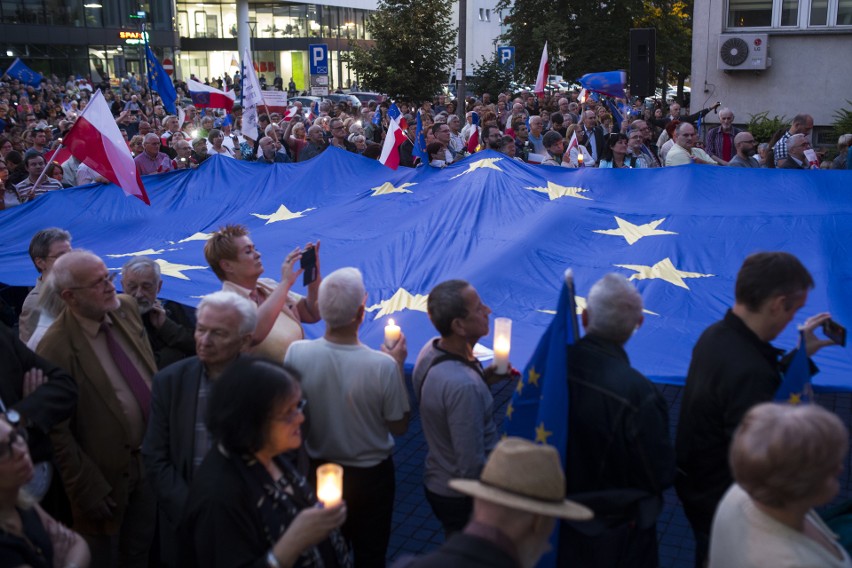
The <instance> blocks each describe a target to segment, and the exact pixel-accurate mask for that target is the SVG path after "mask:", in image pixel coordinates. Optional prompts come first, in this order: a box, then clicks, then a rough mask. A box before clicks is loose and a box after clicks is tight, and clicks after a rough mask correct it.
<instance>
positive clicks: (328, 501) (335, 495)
mask: <svg viewBox="0 0 852 568" xmlns="http://www.w3.org/2000/svg"><path fill="white" fill-rule="evenodd" d="M317 499H319V501H320V503H322V504H323V506H324V507H334V506H335V505H337V504H338V503H340V502H341V501H342V500H343V467H342V466H339V465H337V464H336V463H327V464H323V465H321V466H319V467H318V468H317Z"/></svg>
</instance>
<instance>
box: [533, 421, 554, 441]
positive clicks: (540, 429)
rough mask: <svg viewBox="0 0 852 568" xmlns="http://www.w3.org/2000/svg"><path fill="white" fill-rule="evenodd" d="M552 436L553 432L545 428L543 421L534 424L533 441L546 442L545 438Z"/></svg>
mask: <svg viewBox="0 0 852 568" xmlns="http://www.w3.org/2000/svg"><path fill="white" fill-rule="evenodd" d="M550 436H553V432H551V431H550V430H545V428H544V422H542V423H541V424H539V425H538V426H536V428H535V441H536V442H537V443H539V444H546V443H547V438H549V437H550Z"/></svg>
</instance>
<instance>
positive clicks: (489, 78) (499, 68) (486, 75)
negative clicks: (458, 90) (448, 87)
mask: <svg viewBox="0 0 852 568" xmlns="http://www.w3.org/2000/svg"><path fill="white" fill-rule="evenodd" d="M511 82H512V71H511V70H510V69H509V66H508V65H505V64H502V63H500V56H499V55H497V54H496V53H495V54H493V55H492V56H491V59H485V58H484V57H483V58H481V59H480V60H479V63H476V64H475V67H474V69H473V77H471V78H469V79H468V80H467V89H468V91H470V92H473V93H477V94H482V93H492V94H496V93H503V92H506V91H510V90H511V85H510V83H511Z"/></svg>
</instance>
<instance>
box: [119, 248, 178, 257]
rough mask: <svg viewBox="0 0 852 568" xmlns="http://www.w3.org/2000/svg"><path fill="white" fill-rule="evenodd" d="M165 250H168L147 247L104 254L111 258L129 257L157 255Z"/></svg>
mask: <svg viewBox="0 0 852 568" xmlns="http://www.w3.org/2000/svg"><path fill="white" fill-rule="evenodd" d="M169 250H175V249H169ZM164 252H166V249H157V250H154V249H145V250H138V251H136V252H126V253H124V254H107V255H104V256H108V257H109V258H124V257H127V256H154V255H157V254H163V253H164Z"/></svg>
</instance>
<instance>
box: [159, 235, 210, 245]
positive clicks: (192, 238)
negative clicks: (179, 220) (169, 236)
mask: <svg viewBox="0 0 852 568" xmlns="http://www.w3.org/2000/svg"><path fill="white" fill-rule="evenodd" d="M212 236H213V233H193V234H191V235H189V236H188V237H186V238H185V239H181V240H179V241H178V242H177V243H174V242H172V241H169V244H170V245H173V244H180V243H188V242H190V241H206V240H208V239H209V238H210V237H212Z"/></svg>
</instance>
